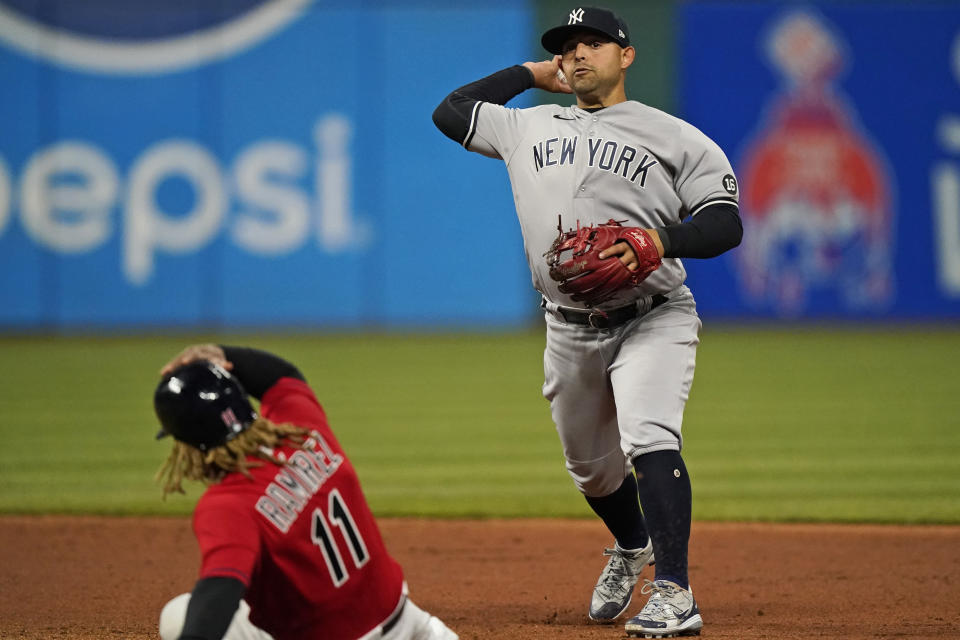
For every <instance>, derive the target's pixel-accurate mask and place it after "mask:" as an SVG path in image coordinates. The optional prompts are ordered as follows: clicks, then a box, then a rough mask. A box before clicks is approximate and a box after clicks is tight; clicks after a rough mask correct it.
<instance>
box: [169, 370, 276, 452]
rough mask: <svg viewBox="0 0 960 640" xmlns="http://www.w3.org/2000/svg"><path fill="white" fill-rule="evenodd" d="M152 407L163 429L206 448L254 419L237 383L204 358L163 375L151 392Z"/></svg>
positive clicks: (228, 439)
mask: <svg viewBox="0 0 960 640" xmlns="http://www.w3.org/2000/svg"><path fill="white" fill-rule="evenodd" d="M153 408H154V410H155V411H156V412H157V418H159V419H160V424H161V425H162V427H163V428H162V429H161V430H160V432H159V433H158V434H157V438H162V437H164V436H167V435H171V436H173V437H174V438H176V439H177V440H179V441H180V442H185V443H186V444H189V445H192V446H194V447H196V448H197V449H200V450H201V451H207V450H208V449H212V448H214V447H219V446H220V445H222V444H225V443H226V442H228V441H230V440H232V439H233V438H235V437H236V436H237V435H238V434H241V433H243V432H244V431H246V430H247V428H248V427H249V426H250V425H251V424H253V421H254V420H256V419H257V413H256V412H255V411H254V410H253V407H252V406H251V405H250V401H249V400H248V399H247V393H246V391H244V390H243V387H242V386H241V385H240V382H239V381H238V380H237V379H236V378H234V377H233V376H232V375H230V373H229V372H227V370H226V369H224V368H223V367H220V366H218V365H215V364H213V363H212V362H209V361H207V360H198V361H196V362H191V363H190V364H185V365H183V366H182V367H179V368H177V369H175V370H174V371H173V373H171V374H170V375H168V376H167V377H165V378H164V379H163V380H161V381H160V384H159V385H157V390H156V391H155V392H154V394H153Z"/></svg>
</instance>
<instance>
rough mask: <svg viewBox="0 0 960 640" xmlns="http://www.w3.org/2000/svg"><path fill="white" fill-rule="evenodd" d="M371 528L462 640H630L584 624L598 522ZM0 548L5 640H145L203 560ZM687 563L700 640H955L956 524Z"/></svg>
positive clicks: (784, 533) (14, 537) (74, 520)
mask: <svg viewBox="0 0 960 640" xmlns="http://www.w3.org/2000/svg"><path fill="white" fill-rule="evenodd" d="M381 527H382V530H383V534H384V538H385V539H386V542H387V545H388V546H389V548H390V549H391V550H392V552H393V554H394V556H396V558H397V559H398V560H399V561H400V562H401V564H403V566H404V568H405V571H406V575H407V580H408V582H409V583H410V590H411V597H412V598H413V599H414V601H415V602H417V604H419V605H420V606H421V607H423V608H425V609H427V610H428V611H431V612H432V613H434V614H436V615H438V616H439V617H441V618H442V619H443V620H444V621H446V622H447V624H448V625H449V626H451V627H452V628H453V629H454V630H456V631H458V632H459V633H460V635H461V637H462V638H464V639H466V640H473V639H475V638H476V639H486V638H491V639H503V640H518V639H521V638H522V639H524V640H529V639H531V638H559V639H574V638H576V639H581V638H583V639H594V638H596V639H600V638H604V639H608V640H613V639H616V638H625V637H626V636H625V634H624V633H623V627H622V625H597V624H591V623H589V622H588V620H587V618H586V611H585V610H586V606H587V603H588V600H589V595H590V590H591V588H592V586H593V582H594V581H595V580H596V577H597V575H598V573H599V571H600V569H601V568H602V567H603V565H604V562H605V558H604V557H603V556H602V555H601V551H602V549H603V546H604V545H608V544H610V542H611V541H610V540H609V539H608V535H607V534H606V533H605V532H604V531H603V529H602V525H601V524H600V523H599V522H593V521H571V520H484V521H437V520H415V519H385V520H382V521H381ZM0 549H2V564H0V638H26V639H31V640H34V639H36V640H40V639H44V640H47V639H51V638H70V639H72V640H90V639H93V638H97V639H100V638H124V639H130V640H141V639H143V640H145V639H151V640H153V639H154V638H156V637H157V636H156V631H155V630H156V626H155V625H156V619H157V615H158V612H159V610H160V608H161V607H162V605H163V604H164V603H165V602H166V601H167V600H168V599H169V598H170V597H172V596H174V595H176V594H177V593H180V592H182V591H188V590H189V589H190V587H191V586H192V584H193V580H194V578H195V574H196V570H197V566H198V561H199V558H198V553H197V547H196V544H195V542H194V540H193V537H192V534H191V532H190V527H189V522H188V520H187V519H185V518H184V519H164V518H94V517H52V516H43V517H6V518H0ZM690 560H691V576H692V577H693V580H694V588H695V590H696V594H697V600H698V602H699V603H700V607H701V609H702V610H703V617H704V624H705V627H704V631H703V637H704V638H717V639H719V638H730V639H734V638H737V639H744V640H749V639H752V638H771V639H772V638H777V639H792V638H842V639H844V640H858V639H867V638H870V639H877V638H897V639H902V638H960V527H881V526H842V525H827V526H819V525H759V524H757V525H737V524H708V523H695V524H694V527H693V535H692V539H691V556H690ZM645 577H652V576H649V575H646V574H645ZM641 605H642V601H641V600H640V598H637V600H635V602H634V603H633V604H632V605H631V609H630V610H631V611H634V610H636V609H639V608H640V606H641Z"/></svg>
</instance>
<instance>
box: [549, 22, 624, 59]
mask: <svg viewBox="0 0 960 640" xmlns="http://www.w3.org/2000/svg"><path fill="white" fill-rule="evenodd" d="M583 31H589V32H590V33H595V34H597V35H598V36H603V37H604V38H606V39H607V40H610V41H611V42H615V43H617V44H618V45H620V46H621V47H626V46H627V45H626V44H624V43H623V42H621V41H620V40H619V39H618V38H615V37H613V36H612V35H610V34H609V33H607V32H606V31H603V30H601V29H594V28H593V27H588V26H585V25H582V24H571V25H563V26H560V27H554V28H553V29H550V30H549V31H547V32H546V33H544V34H543V36H542V37H541V38H540V44H542V45H543V48H544V49H546V50H547V51H549V52H550V53H552V54H553V55H555V56H559V55H561V54H562V53H563V43H564V42H566V41H567V40H568V39H569V38H570V36H572V35H573V34H575V33H577V32H583Z"/></svg>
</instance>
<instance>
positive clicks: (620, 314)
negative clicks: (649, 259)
mask: <svg viewBox="0 0 960 640" xmlns="http://www.w3.org/2000/svg"><path fill="white" fill-rule="evenodd" d="M667 299H668V298H667V296H665V295H663V294H661V293H657V294H655V295H654V296H653V297H652V298H651V299H650V309H648V310H647V311H648V312H649V311H653V310H654V309H656V308H657V307H659V306H660V305H662V304H663V303H664V302H666V301H667ZM542 306H544V307H546V300H544V304H543V305H542ZM557 313H559V314H560V315H561V316H562V317H563V319H564V321H565V322H566V323H567V324H579V325H583V326H585V327H593V328H594V329H612V328H613V327H617V326H620V325H621V324H623V323H624V322H628V321H630V320H633V319H634V318H636V317H637V316H640V315H643V314H642V313H641V311H640V305H638V304H636V303H634V304H628V305H626V306H624V307H617V308H616V309H609V310H607V311H601V310H600V309H591V310H588V309H583V310H581V309H571V308H570V307H557Z"/></svg>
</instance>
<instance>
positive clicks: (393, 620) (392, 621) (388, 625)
mask: <svg viewBox="0 0 960 640" xmlns="http://www.w3.org/2000/svg"><path fill="white" fill-rule="evenodd" d="M406 606H407V596H403V601H401V602H400V606H399V607H397V610H396V611H394V612H393V614H392V615H391V616H390V617H389V618H387V621H386V622H384V623H383V625H382V626H381V627H380V635H382V636H385V635H387V632H388V631H390V629H393V628H394V627H395V626H397V623H398V622H400V616H402V615H403V609H404V607H406Z"/></svg>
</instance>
